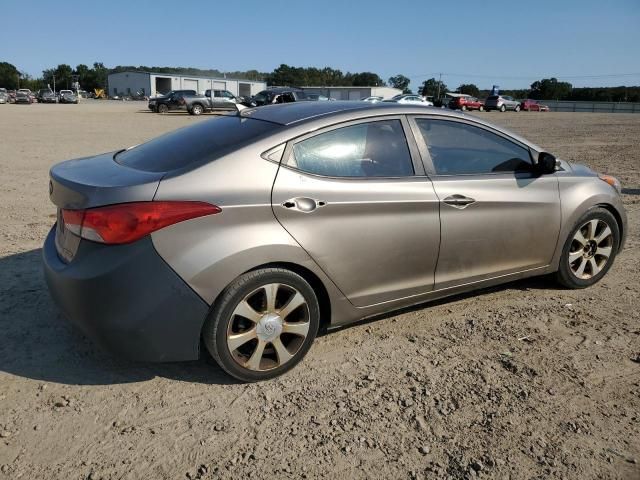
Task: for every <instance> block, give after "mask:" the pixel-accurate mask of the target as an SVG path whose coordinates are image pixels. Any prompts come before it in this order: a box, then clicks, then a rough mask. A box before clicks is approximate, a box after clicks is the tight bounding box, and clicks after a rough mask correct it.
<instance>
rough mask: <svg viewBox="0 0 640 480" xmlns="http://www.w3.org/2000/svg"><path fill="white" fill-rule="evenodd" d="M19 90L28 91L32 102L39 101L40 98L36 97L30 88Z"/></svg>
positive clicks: (20, 89)
mask: <svg viewBox="0 0 640 480" xmlns="http://www.w3.org/2000/svg"><path fill="white" fill-rule="evenodd" d="M18 92H22V93H26V94H27V95H28V96H29V98H31V103H35V102H37V101H38V99H37V98H36V95H35V94H34V93H33V92H32V91H31V89H29V88H19V89H18Z"/></svg>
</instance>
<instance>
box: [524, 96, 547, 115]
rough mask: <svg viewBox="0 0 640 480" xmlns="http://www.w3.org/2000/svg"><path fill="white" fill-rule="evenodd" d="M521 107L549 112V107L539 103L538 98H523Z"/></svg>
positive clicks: (526, 110)
mask: <svg viewBox="0 0 640 480" xmlns="http://www.w3.org/2000/svg"><path fill="white" fill-rule="evenodd" d="M520 109H521V110H524V111H525V112H548V111H549V107H548V106H547V105H542V104H541V103H538V101H537V100H531V99H530V98H528V99H526V100H523V101H522V102H521V103H520Z"/></svg>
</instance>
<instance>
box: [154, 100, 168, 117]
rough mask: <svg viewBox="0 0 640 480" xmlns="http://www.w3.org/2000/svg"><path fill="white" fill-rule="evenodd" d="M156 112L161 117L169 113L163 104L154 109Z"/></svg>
mask: <svg viewBox="0 0 640 480" xmlns="http://www.w3.org/2000/svg"><path fill="white" fill-rule="evenodd" d="M156 111H157V112H158V113H160V114H162V115H164V114H165V113H167V112H168V111H169V107H167V106H166V105H165V104H164V103H161V104H160V105H158V106H157V107H156Z"/></svg>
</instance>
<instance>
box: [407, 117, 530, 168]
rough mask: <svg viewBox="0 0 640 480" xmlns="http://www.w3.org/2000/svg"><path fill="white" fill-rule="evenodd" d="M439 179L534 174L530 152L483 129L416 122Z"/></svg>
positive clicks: (433, 121)
mask: <svg viewBox="0 0 640 480" xmlns="http://www.w3.org/2000/svg"><path fill="white" fill-rule="evenodd" d="M416 124H417V125H418V129H419V130H420V133H421V134H422V136H423V138H424V141H425V143H426V144H427V148H428V150H429V155H430V156H431V161H432V162H433V166H434V168H435V171H436V174H438V175H478V174H491V173H493V174H495V173H508V172H531V170H532V162H531V155H530V154H529V150H528V149H527V148H525V147H523V146H521V145H519V144H517V143H515V142H512V141H511V140H508V139H506V138H504V137H502V136H500V135H498V134H496V133H493V132H490V131H489V130H486V129H484V128H480V127H476V126H473V125H469V124H466V123H462V122H457V121H452V120H436V119H427V118H417V119H416Z"/></svg>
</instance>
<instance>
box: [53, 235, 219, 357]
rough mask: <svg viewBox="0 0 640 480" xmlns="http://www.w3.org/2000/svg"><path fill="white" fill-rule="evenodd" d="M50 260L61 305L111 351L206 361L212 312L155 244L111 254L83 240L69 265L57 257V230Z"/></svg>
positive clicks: (108, 249)
mask: <svg viewBox="0 0 640 480" xmlns="http://www.w3.org/2000/svg"><path fill="white" fill-rule="evenodd" d="M42 252H43V253H42V254H43V262H44V274H45V279H46V281H47V285H48V287H49V292H50V293H51V296H52V298H53V300H54V301H55V303H56V304H57V305H58V306H59V308H60V309H61V310H62V312H63V313H64V315H65V316H66V317H67V318H68V319H69V320H71V322H72V323H74V324H75V325H77V326H78V327H79V328H80V329H81V330H82V331H83V332H84V333H85V334H86V335H87V336H88V337H90V338H91V339H92V340H94V341H95V342H96V343H98V344H99V345H101V346H102V347H103V348H105V349H106V350H108V351H110V352H112V353H113V354H115V355H117V356H122V357H125V358H127V359H131V360H139V361H151V362H164V361H179V360H195V359H197V358H198V357H199V349H200V331H201V328H202V325H203V323H204V320H205V318H206V316H207V313H208V310H209V306H208V305H207V304H206V303H205V302H204V301H203V300H202V299H201V298H200V297H199V296H198V295H197V294H196V293H195V292H194V291H193V290H191V288H190V287H189V286H188V285H187V284H186V283H185V282H184V281H183V280H182V279H181V278H180V277H179V276H178V275H177V274H176V273H175V272H174V271H173V270H172V269H171V268H170V267H169V266H168V265H167V264H166V263H165V262H164V260H162V258H161V257H160V255H158V253H157V252H156V250H155V248H154V247H153V243H152V241H151V238H150V237H145V238H143V239H141V240H139V241H137V242H135V243H132V244H127V245H109V246H107V245H102V244H99V243H94V242H89V241H86V240H82V241H81V242H80V246H79V247H78V251H77V253H76V255H75V257H74V259H73V260H72V261H71V262H70V263H68V264H67V263H64V262H63V261H61V260H60V257H59V256H58V253H57V251H56V247H55V226H54V228H53V229H52V230H51V231H50V232H49V235H48V236H47V239H46V241H45V244H44V247H43V250H42Z"/></svg>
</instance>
